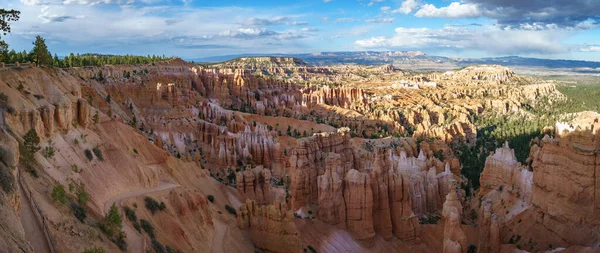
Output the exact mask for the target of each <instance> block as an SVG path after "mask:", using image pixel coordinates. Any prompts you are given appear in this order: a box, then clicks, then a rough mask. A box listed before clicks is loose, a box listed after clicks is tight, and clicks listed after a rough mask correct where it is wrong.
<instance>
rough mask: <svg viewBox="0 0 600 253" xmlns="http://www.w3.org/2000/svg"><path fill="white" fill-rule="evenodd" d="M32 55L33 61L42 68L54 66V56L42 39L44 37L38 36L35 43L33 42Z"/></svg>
mask: <svg viewBox="0 0 600 253" xmlns="http://www.w3.org/2000/svg"><path fill="white" fill-rule="evenodd" d="M30 55H31V59H32V60H33V61H34V62H35V63H37V64H38V65H40V66H42V65H46V66H48V65H51V64H52V54H50V51H48V46H46V40H45V39H44V38H42V36H39V35H38V36H36V37H35V42H33V49H31V52H30Z"/></svg>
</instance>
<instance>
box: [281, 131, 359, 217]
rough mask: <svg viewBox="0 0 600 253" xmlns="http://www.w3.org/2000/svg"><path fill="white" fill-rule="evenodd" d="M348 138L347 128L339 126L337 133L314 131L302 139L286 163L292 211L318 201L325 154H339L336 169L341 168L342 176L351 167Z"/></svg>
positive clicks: (350, 151)
mask: <svg viewBox="0 0 600 253" xmlns="http://www.w3.org/2000/svg"><path fill="white" fill-rule="evenodd" d="M349 141H350V135H349V133H348V129H345V128H342V129H340V130H338V132H336V133H322V134H315V135H313V136H312V137H309V138H308V139H305V140H303V142H302V143H301V144H300V145H299V147H297V148H295V149H294V150H293V151H292V155H291V157H290V159H289V163H290V172H291V174H292V182H291V187H290V190H291V194H292V208H293V209H294V210H298V209H300V208H301V207H303V206H305V205H307V204H309V203H316V202H318V198H319V195H318V183H317V176H318V175H321V174H323V173H324V169H325V160H326V156H327V154H328V153H330V152H333V153H336V154H338V155H339V165H338V166H340V168H341V169H340V168H336V170H337V169H340V170H342V169H343V170H342V171H340V172H341V173H342V175H345V174H346V172H347V171H348V170H350V169H351V168H352V166H353V164H354V156H353V154H352V149H351V146H350V142H349ZM336 159H338V158H336ZM330 162H331V161H330ZM336 167H337V166H336Z"/></svg>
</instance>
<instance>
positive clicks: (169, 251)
mask: <svg viewBox="0 0 600 253" xmlns="http://www.w3.org/2000/svg"><path fill="white" fill-rule="evenodd" d="M167 253H182V252H181V250H175V249H173V248H171V247H170V246H167Z"/></svg>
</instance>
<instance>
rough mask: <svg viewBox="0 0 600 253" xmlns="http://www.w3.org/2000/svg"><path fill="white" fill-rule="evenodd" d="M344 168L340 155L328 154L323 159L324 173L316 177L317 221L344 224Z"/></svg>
mask: <svg viewBox="0 0 600 253" xmlns="http://www.w3.org/2000/svg"><path fill="white" fill-rule="evenodd" d="M343 176H344V168H343V167H342V166H341V164H340V155H338V154H336V153H329V154H328V155H327V158H325V173H324V174H323V175H321V176H318V178H317V180H318V186H319V189H318V191H319V212H318V214H317V217H318V218H319V220H321V221H323V222H326V223H329V224H332V225H336V224H339V223H345V222H346V203H345V201H344V189H343Z"/></svg>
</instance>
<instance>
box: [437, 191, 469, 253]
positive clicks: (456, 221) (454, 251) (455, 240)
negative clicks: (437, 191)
mask: <svg viewBox="0 0 600 253" xmlns="http://www.w3.org/2000/svg"><path fill="white" fill-rule="evenodd" d="M462 213H463V210H462V205H461V204H460V201H459V200H458V197H457V195H456V190H454V189H453V190H451V191H450V193H449V194H448V196H447V197H446V202H444V209H443V211H442V216H443V217H444V220H445V221H444V222H445V226H444V253H466V252H467V246H468V245H467V236H466V235H465V232H464V231H463V229H462V227H461V223H462Z"/></svg>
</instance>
